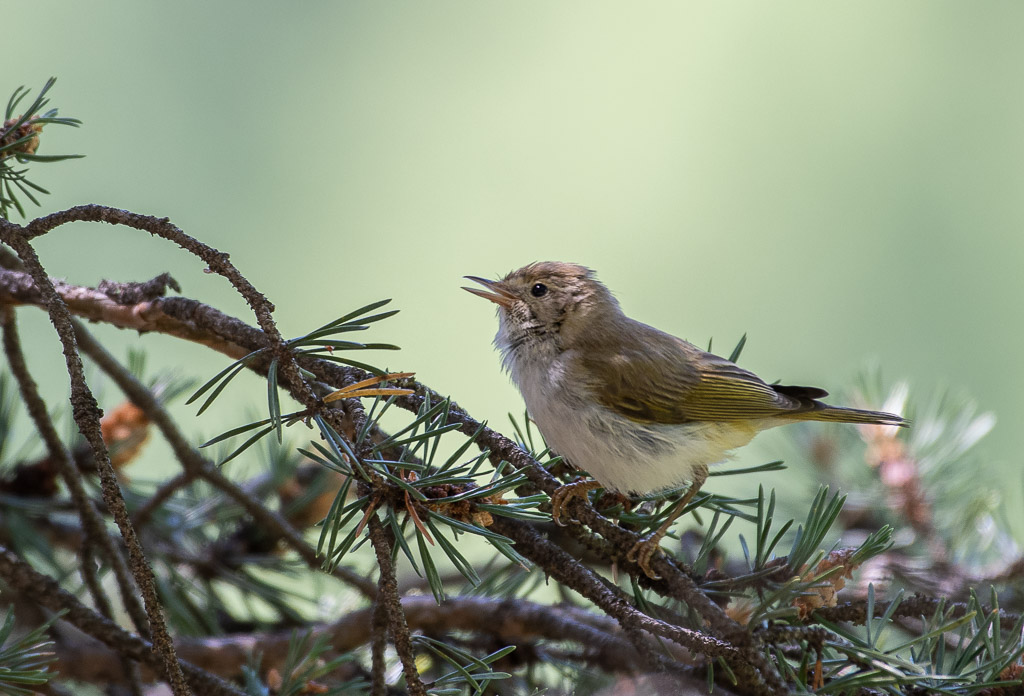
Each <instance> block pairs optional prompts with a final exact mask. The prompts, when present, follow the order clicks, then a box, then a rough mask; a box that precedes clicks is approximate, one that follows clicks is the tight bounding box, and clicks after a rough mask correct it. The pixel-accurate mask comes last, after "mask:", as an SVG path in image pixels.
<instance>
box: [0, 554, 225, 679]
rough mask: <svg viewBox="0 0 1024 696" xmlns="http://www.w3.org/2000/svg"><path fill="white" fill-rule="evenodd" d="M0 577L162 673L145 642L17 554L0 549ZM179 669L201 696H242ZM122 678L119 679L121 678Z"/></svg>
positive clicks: (186, 666)
mask: <svg viewBox="0 0 1024 696" xmlns="http://www.w3.org/2000/svg"><path fill="white" fill-rule="evenodd" d="M0 578H2V579H3V581H4V582H5V583H6V584H7V585H8V587H10V588H11V589H12V590H14V591H15V592H18V593H19V594H21V595H22V596H23V597H25V598H26V599H30V600H31V601H33V602H35V603H36V604H38V605H39V606H42V607H45V608H47V609H49V610H51V611H55V612H56V611H62V610H64V611H66V613H65V614H64V616H63V617H62V618H63V620H65V621H67V622H68V623H70V624H71V625H73V626H75V627H76V628H78V630H80V631H82V632H83V633H85V634H87V635H90V636H92V637H93V638H95V639H97V640H99V641H101V642H102V643H104V644H105V645H108V646H109V647H110V648H112V649H113V650H115V651H116V652H117V654H118V655H123V656H125V657H128V658H130V659H132V660H135V661H137V662H141V663H143V664H146V665H148V666H149V667H150V668H153V669H155V670H157V671H158V672H162V671H163V669H164V663H163V660H162V659H161V658H160V657H159V656H158V655H157V653H156V652H155V650H154V646H153V644H152V643H150V642H149V641H146V640H143V639H142V638H140V637H139V636H136V635H133V634H131V633H129V632H128V631H126V630H124V629H123V628H121V627H120V626H118V625H117V624H116V623H114V622H113V621H111V620H110V619H107V618H106V617H104V616H101V615H100V614H97V613H96V612H95V611H93V610H92V609H90V608H89V607H87V606H85V605H84V604H82V603H81V602H80V601H78V599H77V598H76V597H75V596H74V595H73V594H71V593H70V592H67V591H65V590H63V589H61V587H60V585H59V584H58V583H57V581H56V580H54V579H53V578H51V577H49V576H46V575H43V574H42V573H39V572H38V571H36V570H35V569H34V568H32V566H30V565H29V564H28V563H26V562H25V561H23V560H21V559H20V558H19V557H18V556H17V554H15V553H13V552H11V551H9V550H8V549H7V548H5V547H3V546H0ZM180 664H181V669H182V672H183V673H184V674H185V678H186V680H187V681H188V683H189V684H190V685H191V686H192V687H194V688H195V690H196V692H197V693H200V694H203V696H207V695H209V696H244V695H243V693H242V692H241V691H240V690H238V689H236V688H235V687H233V686H232V685H230V684H228V683H226V682H224V681H223V680H221V679H220V678H218V677H215V676H214V675H212V674H209V673H207V672H205V671H204V670H202V669H200V668H198V667H196V666H195V665H193V664H190V663H188V662H182V663H180ZM122 678H123V677H122Z"/></svg>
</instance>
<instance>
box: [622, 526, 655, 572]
mask: <svg viewBox="0 0 1024 696" xmlns="http://www.w3.org/2000/svg"><path fill="white" fill-rule="evenodd" d="M662 536H664V535H662V534H658V533H654V534H648V535H647V536H645V537H643V538H642V539H641V540H640V541H638V542H636V543H635V544H633V548H631V549H630V550H629V551H628V552H627V553H626V560H627V561H629V562H630V563H636V564H637V565H638V566H640V570H642V571H644V575H646V576H647V577H649V578H650V579H651V580H660V579H661V576H660V575H658V574H657V573H655V572H654V569H653V568H651V559H653V558H654V554H656V553H658V551H660V550H661V547H660V546H659V544H660V543H661V538H662Z"/></svg>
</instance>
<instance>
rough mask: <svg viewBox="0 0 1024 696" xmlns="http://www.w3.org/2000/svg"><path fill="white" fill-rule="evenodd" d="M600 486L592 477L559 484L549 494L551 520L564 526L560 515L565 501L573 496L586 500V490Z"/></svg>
mask: <svg viewBox="0 0 1024 696" xmlns="http://www.w3.org/2000/svg"><path fill="white" fill-rule="evenodd" d="M600 487H601V484H600V483H598V482H597V481H595V480H594V479H585V480H583V481H574V482H573V483H567V484H565V485H564V486H559V487H558V488H557V489H555V492H554V493H552V494H551V521H552V522H554V523H555V524H557V525H560V526H562V527H564V526H565V524H564V523H563V522H562V520H561V517H562V511H563V510H564V509H565V505H566V503H568V502H569V501H570V500H571V499H573V498H582V499H583V500H586V499H587V492H588V491H592V490H594V489H595V488H600Z"/></svg>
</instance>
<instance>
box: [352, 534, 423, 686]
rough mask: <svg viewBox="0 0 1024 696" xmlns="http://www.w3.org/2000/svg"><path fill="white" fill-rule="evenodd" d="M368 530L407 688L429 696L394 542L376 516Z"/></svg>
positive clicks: (379, 595) (382, 595)
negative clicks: (396, 565)
mask: <svg viewBox="0 0 1024 696" xmlns="http://www.w3.org/2000/svg"><path fill="white" fill-rule="evenodd" d="M367 531H368V532H369V535H370V542H371V543H372V544H373V550H374V551H375V552H376V554H377V565H378V566H380V575H381V578H383V579H382V580H381V583H380V588H381V591H380V592H379V593H378V595H377V601H378V602H382V603H383V604H384V607H385V611H386V612H387V616H388V626H389V633H390V634H391V638H392V641H393V642H394V646H395V650H396V651H397V652H398V659H399V660H401V662H402V671H403V672H404V673H405V684H406V687H407V688H408V689H409V693H410V694H412V696H426V694H427V688H426V687H425V686H424V685H423V680H422V679H420V673H419V671H418V670H417V669H416V654H415V652H414V651H413V647H412V636H411V634H410V633H409V624H408V623H406V619H405V612H403V611H402V602H401V599H400V598H399V596H398V581H397V580H396V579H395V569H394V566H393V565H392V563H391V541H390V540H389V539H388V535H387V533H386V532H385V531H384V526H383V525H382V524H381V523H380V520H379V519H377V515H375V514H374V515H371V516H370V521H369V523H368V524H367Z"/></svg>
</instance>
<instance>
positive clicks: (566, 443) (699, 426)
mask: <svg viewBox="0 0 1024 696" xmlns="http://www.w3.org/2000/svg"><path fill="white" fill-rule="evenodd" d="M511 372H512V378H513V380H514V381H515V382H516V383H517V385H518V386H519V389H520V391H521V392H522V394H523V398H524V400H525V401H526V408H527V410H528V411H529V413H530V417H531V418H532V419H533V421H534V422H535V423H536V424H537V427H538V428H539V429H540V431H541V434H542V435H544V439H545V440H546V441H547V444H548V446H550V447H551V449H552V450H554V452H555V453H556V454H559V455H561V456H562V457H564V458H565V459H566V460H567V461H568V462H569V463H570V464H572V465H573V466H575V467H577V468H580V469H584V470H586V471H587V472H588V473H589V474H590V475H591V476H593V477H594V478H595V479H597V480H598V482H599V483H601V485H602V486H603V487H605V488H607V489H610V490H614V491H617V492H620V493H641V494H646V493H652V492H656V491H661V490H666V489H671V488H679V487H681V486H682V485H683V484H685V483H687V482H689V481H692V480H693V472H694V471H695V470H696V469H697V468H698V467H700V466H705V467H707V466H710V465H712V464H717V463H719V462H721V461H723V460H725V459H727V458H728V454H729V452H730V450H733V449H735V448H737V447H742V446H743V445H745V444H747V443H748V442H750V440H751V439H753V437H754V435H756V434H757V433H758V431H760V430H761V429H762V427H759V426H769V425H774V423H772V424H769V423H764V424H756V425H755V424H754V423H751V422H750V421H747V422H720V423H710V422H700V423H685V424H681V425H661V424H644V423H637V422H635V421H631V420H629V419H628V418H626V417H625V416H622V415H619V414H617V413H615V412H614V411H610V410H608V409H606V408H604V407H603V406H601V405H600V404H598V403H597V402H596V401H594V400H593V399H592V398H589V397H586V396H584V395H582V394H581V395H579V396H578V397H575V396H572V394H573V392H576V391H579V389H580V388H579V385H569V384H567V383H566V381H567V378H566V375H565V362H564V358H563V359H562V360H559V359H555V360H553V361H551V362H548V363H547V364H539V363H533V364H520V365H516V366H515V368H514V369H512V370H511Z"/></svg>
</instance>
